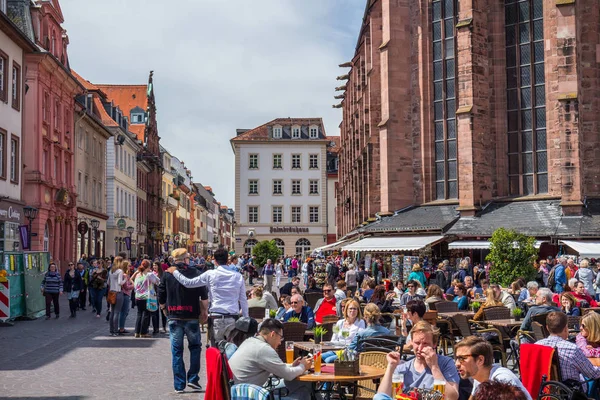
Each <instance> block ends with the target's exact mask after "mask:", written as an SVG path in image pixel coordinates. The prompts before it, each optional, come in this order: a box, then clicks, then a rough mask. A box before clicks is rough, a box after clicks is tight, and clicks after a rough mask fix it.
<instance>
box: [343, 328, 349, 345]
mask: <svg viewBox="0 0 600 400" xmlns="http://www.w3.org/2000/svg"><path fill="white" fill-rule="evenodd" d="M348 336H350V331H349V330H348V329H342V337H343V338H344V343H346V344H348Z"/></svg>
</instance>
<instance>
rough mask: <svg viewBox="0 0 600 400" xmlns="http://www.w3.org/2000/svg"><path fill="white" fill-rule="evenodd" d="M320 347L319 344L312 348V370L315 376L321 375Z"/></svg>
mask: <svg viewBox="0 0 600 400" xmlns="http://www.w3.org/2000/svg"><path fill="white" fill-rule="evenodd" d="M322 353H323V351H322V347H321V345H320V344H315V346H314V347H313V361H314V369H315V375H321V355H322Z"/></svg>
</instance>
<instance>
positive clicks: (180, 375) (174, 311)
mask: <svg viewBox="0 0 600 400" xmlns="http://www.w3.org/2000/svg"><path fill="white" fill-rule="evenodd" d="M172 255H173V258H174V260H175V268H177V271H178V272H179V273H180V274H182V275H183V276H185V277H187V278H195V277H196V276H199V275H200V272H199V271H198V270H197V269H196V268H194V267H190V266H189V265H188V263H189V257H190V256H189V254H188V252H187V250H186V249H176V250H174V251H173V253H172ZM236 273H237V272H236ZM238 275H239V274H238ZM240 276H241V275H240ZM158 303H159V304H160V308H161V311H164V312H166V313H167V315H168V318H169V332H170V335H169V338H170V340H171V356H172V360H173V362H172V368H173V385H174V387H175V392H176V393H183V391H184V389H185V387H186V385H187V386H189V387H190V388H192V389H195V390H202V386H200V377H199V373H200V353H201V351H202V343H201V336H200V329H199V325H198V319H200V323H201V324H204V323H205V322H206V320H207V319H208V313H207V311H208V291H207V290H206V287H198V288H191V289H188V288H186V287H184V286H183V285H182V284H180V283H179V282H178V281H177V279H175V278H174V277H173V275H171V274H165V275H164V276H163V278H162V280H161V282H160V285H159V287H158ZM184 335H185V336H186V338H187V341H188V349H189V351H190V368H189V370H188V371H187V374H186V371H185V364H184V362H183V348H184V345H183V343H184V341H183V336H184Z"/></svg>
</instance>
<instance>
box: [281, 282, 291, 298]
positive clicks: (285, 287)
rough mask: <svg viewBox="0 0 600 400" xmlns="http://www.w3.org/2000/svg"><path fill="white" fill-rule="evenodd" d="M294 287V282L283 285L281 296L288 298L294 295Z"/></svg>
mask: <svg viewBox="0 0 600 400" xmlns="http://www.w3.org/2000/svg"><path fill="white" fill-rule="evenodd" d="M292 287H294V284H293V283H292V282H288V283H286V284H285V285H283V286H282V287H281V289H279V294H280V295H282V294H287V295H288V296H291V295H292Z"/></svg>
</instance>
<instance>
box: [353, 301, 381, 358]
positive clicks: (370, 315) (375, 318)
mask: <svg viewBox="0 0 600 400" xmlns="http://www.w3.org/2000/svg"><path fill="white" fill-rule="evenodd" d="M380 318H381V311H379V307H377V306H376V305H375V304H373V303H369V304H367V306H366V307H365V322H366V323H367V328H366V329H364V330H362V331H360V332H358V333H357V334H356V336H354V339H352V342H351V343H350V345H349V346H348V348H349V349H350V350H358V351H360V350H361V349H359V343H360V341H361V340H362V339H366V338H369V337H373V336H382V335H389V334H390V330H389V329H387V328H386V327H384V326H381V325H380V324H379V319H380Z"/></svg>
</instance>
